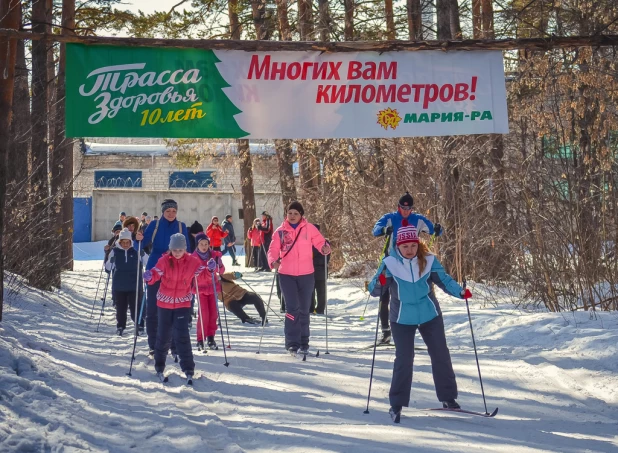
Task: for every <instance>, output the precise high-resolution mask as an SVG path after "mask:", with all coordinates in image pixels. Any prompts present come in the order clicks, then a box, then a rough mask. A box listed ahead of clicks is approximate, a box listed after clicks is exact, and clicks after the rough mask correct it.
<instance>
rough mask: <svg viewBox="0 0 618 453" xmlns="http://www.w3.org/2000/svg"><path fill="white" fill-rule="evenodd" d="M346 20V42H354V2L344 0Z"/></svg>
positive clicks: (344, 26) (344, 32) (344, 30)
mask: <svg viewBox="0 0 618 453" xmlns="http://www.w3.org/2000/svg"><path fill="white" fill-rule="evenodd" d="M343 8H344V12H345V19H344V25H343V36H344V39H345V40H346V41H354V8H355V5H354V0H343Z"/></svg>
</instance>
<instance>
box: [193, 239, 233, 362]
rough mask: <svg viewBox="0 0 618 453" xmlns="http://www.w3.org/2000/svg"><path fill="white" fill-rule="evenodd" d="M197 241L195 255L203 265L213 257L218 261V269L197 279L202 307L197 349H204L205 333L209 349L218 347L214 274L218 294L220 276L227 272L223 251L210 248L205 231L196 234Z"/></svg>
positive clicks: (197, 291) (217, 312) (219, 291)
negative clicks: (222, 255)
mask: <svg viewBox="0 0 618 453" xmlns="http://www.w3.org/2000/svg"><path fill="white" fill-rule="evenodd" d="M195 242H196V244H197V248H196V249H195V252H193V256H194V257H196V258H198V259H199V260H200V261H201V263H202V265H204V266H206V265H207V264H208V262H209V261H210V260H211V259H213V260H214V261H215V263H216V269H215V270H214V271H212V272H211V271H210V270H206V271H204V272H203V273H202V274H201V275H200V276H199V277H198V279H197V285H198V287H197V288H194V289H195V291H194V292H195V294H196V295H199V299H198V300H199V301H200V309H199V311H198V318H197V327H196V329H197V349H198V350H200V351H202V350H204V335H205V336H206V338H207V340H208V342H207V344H206V346H207V347H208V349H217V343H216V341H215V333H216V332H217V317H218V315H219V310H217V300H216V299H215V291H214V288H213V286H212V276H213V274H214V276H215V282H216V285H217V294H221V283H220V282H219V276H218V275H217V274H221V273H223V272H225V267H224V266H223V262H222V261H221V252H217V251H216V250H211V249H210V239H208V236H206V234H205V233H203V232H202V233H198V234H197V236H195Z"/></svg>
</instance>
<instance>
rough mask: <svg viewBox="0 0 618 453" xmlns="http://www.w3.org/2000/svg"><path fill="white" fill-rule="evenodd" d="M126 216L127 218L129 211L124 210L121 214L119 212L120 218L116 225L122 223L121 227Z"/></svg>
mask: <svg viewBox="0 0 618 453" xmlns="http://www.w3.org/2000/svg"><path fill="white" fill-rule="evenodd" d="M126 218H127V213H126V212H124V211H122V212H121V213H120V214H118V220H116V223H114V226H116V225H120V227H122V224H123V223H124V221H125V219H126Z"/></svg>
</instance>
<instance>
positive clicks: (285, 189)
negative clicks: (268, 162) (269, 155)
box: [275, 140, 298, 209]
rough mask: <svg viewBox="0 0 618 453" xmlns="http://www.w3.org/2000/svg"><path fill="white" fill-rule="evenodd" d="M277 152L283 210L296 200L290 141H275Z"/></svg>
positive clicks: (292, 153)
mask: <svg viewBox="0 0 618 453" xmlns="http://www.w3.org/2000/svg"><path fill="white" fill-rule="evenodd" d="M275 149H276V151H277V163H278V165H279V185H280V186H281V199H282V201H283V208H284V209H285V207H286V206H287V205H289V204H290V203H291V202H292V201H294V200H296V199H297V198H298V196H297V195H296V183H295V181H294V170H293V168H292V164H293V162H294V151H293V150H292V142H291V141H290V140H275Z"/></svg>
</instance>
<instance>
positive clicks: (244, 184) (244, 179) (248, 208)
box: [238, 140, 255, 256]
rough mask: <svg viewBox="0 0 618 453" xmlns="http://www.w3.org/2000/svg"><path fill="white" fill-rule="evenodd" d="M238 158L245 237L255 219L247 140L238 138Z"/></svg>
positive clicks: (251, 168) (251, 172) (251, 173)
mask: <svg viewBox="0 0 618 453" xmlns="http://www.w3.org/2000/svg"><path fill="white" fill-rule="evenodd" d="M238 159H239V164H240V187H241V189H240V190H241V193H242V210H243V228H244V231H243V234H244V236H245V238H246V236H247V231H249V228H251V225H252V224H253V219H255V190H254V188H253V187H254V186H253V165H252V163H251V153H250V152H249V140H238ZM246 242H247V241H246V240H245V243H246ZM245 250H247V249H245ZM245 255H247V256H249V254H248V253H245Z"/></svg>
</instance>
